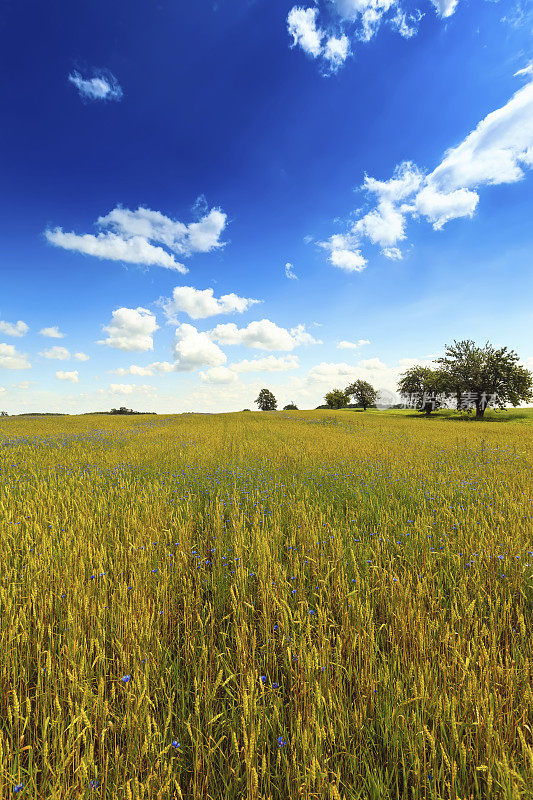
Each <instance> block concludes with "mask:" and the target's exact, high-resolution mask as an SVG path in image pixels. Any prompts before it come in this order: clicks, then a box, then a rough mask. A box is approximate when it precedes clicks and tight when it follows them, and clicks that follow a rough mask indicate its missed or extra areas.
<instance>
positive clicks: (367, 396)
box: [344, 380, 378, 411]
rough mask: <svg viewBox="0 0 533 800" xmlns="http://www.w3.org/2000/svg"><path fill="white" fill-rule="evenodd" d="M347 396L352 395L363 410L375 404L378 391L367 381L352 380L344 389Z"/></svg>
mask: <svg viewBox="0 0 533 800" xmlns="http://www.w3.org/2000/svg"><path fill="white" fill-rule="evenodd" d="M344 392H345V394H346V395H347V396H348V397H353V398H354V399H355V403H356V405H358V406H363V411H366V410H367V408H371V407H372V406H375V405H376V400H377V397H378V393H377V391H376V389H374V387H373V386H372V385H371V384H370V383H368V381H362V380H358V381H354V383H351V384H350V385H349V386H347V387H346V389H345V390H344Z"/></svg>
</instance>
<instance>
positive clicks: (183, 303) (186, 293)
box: [161, 286, 261, 323]
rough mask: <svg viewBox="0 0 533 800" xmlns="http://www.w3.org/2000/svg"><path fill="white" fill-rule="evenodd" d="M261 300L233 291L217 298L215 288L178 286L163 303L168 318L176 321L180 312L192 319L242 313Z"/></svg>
mask: <svg viewBox="0 0 533 800" xmlns="http://www.w3.org/2000/svg"><path fill="white" fill-rule="evenodd" d="M260 302H261V301H260V300H253V299H252V298H250V297H239V296H238V295H236V294H234V293H233V292H232V293H231V294H223V295H222V296H221V297H220V298H217V297H214V296H213V289H195V288H194V287H192V286H176V288H175V289H174V291H173V293H172V297H171V298H170V299H168V300H163V301H162V302H161V305H162V306H163V309H164V312H165V314H166V316H167V318H168V319H169V320H171V321H173V322H174V323H176V319H175V317H176V314H177V313H179V312H184V313H186V314H188V315H189V317H192V319H205V318H206V317H214V316H216V315H217V314H242V313H243V312H244V311H247V310H248V309H249V308H250V307H251V306H253V305H256V304H257V303H260Z"/></svg>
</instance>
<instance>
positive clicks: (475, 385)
mask: <svg viewBox="0 0 533 800" xmlns="http://www.w3.org/2000/svg"><path fill="white" fill-rule="evenodd" d="M436 360H437V363H439V364H441V365H442V372H443V374H444V375H445V380H446V382H447V386H448V390H449V391H450V392H452V393H453V394H454V395H455V397H456V400H457V408H461V407H465V406H466V405H472V406H473V407H475V410H476V417H477V418H478V419H479V418H481V417H483V414H484V412H485V408H487V407H488V406H492V407H495V408H505V406H506V405H511V406H518V405H519V404H520V402H522V401H524V402H527V401H529V400H532V399H533V376H532V374H531V372H530V371H529V370H528V369H526V368H525V367H523V366H521V365H520V364H519V363H518V361H519V360H520V359H519V357H518V355H517V354H516V353H515V352H514V350H508V348H507V347H500V348H495V347H493V345H491V344H490V343H489V342H487V343H486V344H485V346H484V347H479V346H477V345H476V344H475V342H473V341H472V340H471V339H465V340H463V341H460V342H457V341H454V343H453V345H447V346H446V354H445V355H444V356H443V357H442V358H438V359H436Z"/></svg>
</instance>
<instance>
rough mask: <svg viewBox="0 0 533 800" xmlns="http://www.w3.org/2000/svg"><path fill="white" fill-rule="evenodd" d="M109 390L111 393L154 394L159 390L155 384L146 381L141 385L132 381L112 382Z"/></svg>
mask: <svg viewBox="0 0 533 800" xmlns="http://www.w3.org/2000/svg"><path fill="white" fill-rule="evenodd" d="M109 391H110V392H111V394H135V393H137V392H138V393H140V394H153V393H154V392H156V391H157V389H156V387H155V386H150V385H148V384H146V383H143V384H142V385H140V386H137V385H136V384H132V383H110V384H109Z"/></svg>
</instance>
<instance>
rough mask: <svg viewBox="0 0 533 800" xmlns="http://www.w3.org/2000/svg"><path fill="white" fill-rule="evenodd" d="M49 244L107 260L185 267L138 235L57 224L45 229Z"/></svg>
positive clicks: (183, 268)
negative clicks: (68, 229)
mask: <svg viewBox="0 0 533 800" xmlns="http://www.w3.org/2000/svg"><path fill="white" fill-rule="evenodd" d="M45 236H46V238H47V240H48V241H49V242H50V244H53V245H55V246H56V247H62V248H63V249H64V250H72V251H74V252H77V253H83V254H84V255H88V256H95V257H96V258H100V259H106V260H108V261H124V262H126V263H128V264H144V266H146V267H153V266H157V267H165V268H166V269H173V270H177V271H178V272H181V273H183V274H185V273H186V272H188V270H187V268H186V267H185V266H184V265H183V264H180V263H179V262H178V261H176V259H175V258H174V256H173V255H171V254H170V253H167V252H166V250H163V248H162V247H154V245H151V244H150V243H149V242H147V241H146V239H143V238H142V236H132V237H131V238H130V239H122V238H121V237H120V236H117V235H116V234H114V233H99V234H97V235H96V236H94V235H93V234H92V233H85V234H81V235H78V234H77V233H64V232H63V230H62V229H61V228H55V230H47V231H45Z"/></svg>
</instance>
